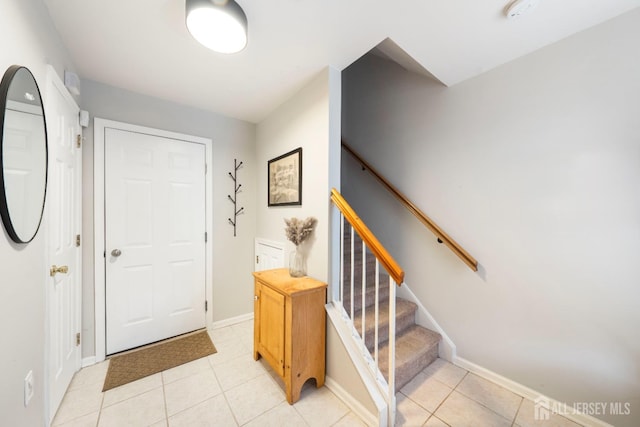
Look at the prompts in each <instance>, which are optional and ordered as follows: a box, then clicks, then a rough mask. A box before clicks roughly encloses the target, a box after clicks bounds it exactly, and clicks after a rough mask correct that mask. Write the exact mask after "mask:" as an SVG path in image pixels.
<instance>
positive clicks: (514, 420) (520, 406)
mask: <svg viewBox="0 0 640 427" xmlns="http://www.w3.org/2000/svg"><path fill="white" fill-rule="evenodd" d="M523 403H524V397H523V398H522V400H520V404H519V405H518V410H517V411H516V415H515V416H514V417H513V422H512V423H511V427H514V426H515V425H516V420H517V419H518V414H520V409H522V404H523Z"/></svg>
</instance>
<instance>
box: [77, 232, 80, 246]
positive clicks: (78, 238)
mask: <svg viewBox="0 0 640 427" xmlns="http://www.w3.org/2000/svg"><path fill="white" fill-rule="evenodd" d="M76 247H77V248H79V247H80V235H79V234H76Z"/></svg>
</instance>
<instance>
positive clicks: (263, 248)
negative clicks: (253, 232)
mask: <svg viewBox="0 0 640 427" xmlns="http://www.w3.org/2000/svg"><path fill="white" fill-rule="evenodd" d="M255 252H256V264H255V271H262V270H271V269H273V268H282V267H284V266H285V262H284V245H283V244H282V243H279V242H273V241H269V240H265V239H256V244H255Z"/></svg>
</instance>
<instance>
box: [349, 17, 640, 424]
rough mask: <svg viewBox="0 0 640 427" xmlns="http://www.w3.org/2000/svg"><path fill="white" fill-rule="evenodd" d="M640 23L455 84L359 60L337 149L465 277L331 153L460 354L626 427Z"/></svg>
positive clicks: (637, 419) (638, 356)
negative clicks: (376, 178) (613, 409)
mask: <svg viewBox="0 0 640 427" xmlns="http://www.w3.org/2000/svg"><path fill="white" fill-rule="evenodd" d="M638 40H640V10H637V9H636V10H635V11H632V12H630V13H627V14H625V15H622V16H621V17H618V18H616V19H614V20H612V21H609V22H606V23H604V24H602V25H600V26H598V27H595V28H593V29H590V30H587V31H585V32H582V33H580V34H577V35H575V36H572V37H570V38H568V39H565V40H563V41H561V42H559V43H556V44H554V45H552V46H550V47H546V48H544V49H542V50H540V51H537V52H534V53H533V54H530V55H528V56H526V57H523V58H521V59H518V60H516V61H514V62H511V63H509V64H506V65H504V66H502V67H500V68H497V69H495V70H492V71H490V72H487V73H485V74H483V75H481V76H479V77H477V78H474V79H472V80H469V81H466V82H463V83H461V84H458V85H456V86H454V87H450V88H445V87H443V86H441V85H439V84H438V83H435V82H433V81H430V80H427V79H425V78H423V77H420V76H418V75H415V74H411V73H408V72H405V71H404V70H402V69H400V68H398V67H397V66H395V64H392V63H390V62H387V61H384V60H382V59H380V58H377V57H370V56H369V57H365V58H364V59H362V60H361V61H359V62H358V63H356V64H355V65H353V66H352V67H351V68H349V69H348V70H347V71H346V72H345V76H344V81H343V94H344V98H343V135H344V137H345V138H346V140H348V141H349V143H350V144H351V145H353V146H354V147H355V149H356V150H357V151H359V152H360V153H362V154H363V155H364V157H365V158H366V159H367V160H369V161H370V162H372V163H373V164H374V165H375V166H376V167H377V168H378V169H379V170H381V171H382V173H383V174H384V175H386V176H387V177H388V178H389V179H390V180H391V181H392V182H393V183H394V184H395V185H396V186H397V187H399V188H400V190H401V191H403V192H405V193H406V194H407V195H408V196H409V198H410V199H412V200H414V201H415V202H416V204H417V205H418V206H419V207H420V208H421V209H422V210H423V211H425V212H426V213H427V215H430V216H431V217H432V218H433V219H434V220H435V221H436V222H437V223H438V224H439V225H441V226H442V227H443V229H444V230H445V231H447V232H449V233H450V234H451V235H452V237H454V239H456V240H458V242H459V243H461V244H462V246H463V247H465V248H466V249H467V250H468V251H469V252H470V253H471V254H472V255H474V256H475V257H476V258H477V259H478V260H479V262H480V265H481V269H480V272H479V273H478V274H476V273H473V272H472V271H471V270H470V269H468V268H467V267H466V266H465V265H464V264H463V263H462V262H461V261H459V260H458V259H457V258H456V257H455V256H454V255H453V254H452V253H451V252H450V251H449V250H448V249H447V248H446V247H444V246H440V245H438V244H437V243H436V239H435V237H434V236H433V235H432V234H430V233H429V232H428V231H427V230H426V229H424V227H422V226H421V225H420V224H419V223H418V222H417V220H415V219H413V217H412V216H411V215H410V214H408V213H406V212H405V211H404V210H403V209H401V208H399V207H397V205H396V204H395V202H393V201H392V200H393V199H391V197H390V196H388V195H386V194H384V193H381V190H378V189H377V188H378V187H377V185H375V184H374V183H373V182H372V180H371V179H370V178H369V177H368V175H367V174H366V173H365V172H361V171H360V168H359V167H358V166H357V165H355V164H354V163H353V161H352V160H351V159H350V158H349V157H348V155H346V154H345V155H344V156H343V159H344V160H345V168H344V169H343V177H342V185H343V191H344V193H345V194H346V196H347V198H348V200H349V201H350V202H352V203H353V205H354V207H355V209H356V210H357V211H358V212H359V214H360V215H361V216H362V217H363V219H364V220H365V221H366V222H367V223H368V224H370V226H371V228H372V230H373V231H374V232H376V233H379V234H380V237H381V240H382V242H383V243H384V244H388V246H389V247H390V248H391V252H392V254H393V255H394V256H397V259H398V260H399V262H400V263H401V265H403V267H405V269H406V281H407V283H408V284H409V286H410V287H411V288H412V290H413V291H414V292H415V293H416V294H417V295H418V296H419V298H420V299H421V301H422V303H423V304H424V305H425V306H426V307H427V308H428V309H429V310H430V312H431V313H432V314H433V315H434V317H435V318H436V319H437V321H438V322H439V323H440V325H441V326H442V327H443V328H444V330H445V331H446V332H447V333H448V334H449V336H450V337H451V338H452V339H453V341H454V342H455V343H456V345H457V349H458V355H459V356H461V357H463V358H465V359H467V360H470V361H472V362H474V363H476V364H478V365H481V366H483V367H485V368H488V369H490V370H492V371H495V372H497V373H499V374H502V375H503V376H505V377H508V378H510V379H512V380H515V381H517V382H520V383H522V384H524V385H526V386H528V387H530V388H532V389H534V390H538V391H540V392H541V393H544V394H546V395H548V396H550V397H552V398H555V399H558V400H560V401H564V402H568V403H573V402H614V401H622V402H631V403H632V410H633V413H632V415H631V416H626V417H620V416H619V417H616V416H604V417H603V418H604V419H606V420H607V421H608V422H610V423H613V424H615V425H619V426H636V425H640V334H639V333H638V327H639V326H640V310H638V301H640V287H639V285H640V272H639V270H638V268H637V266H638V256H639V254H640V191H638V183H640V77H639V76H640V55H638Z"/></svg>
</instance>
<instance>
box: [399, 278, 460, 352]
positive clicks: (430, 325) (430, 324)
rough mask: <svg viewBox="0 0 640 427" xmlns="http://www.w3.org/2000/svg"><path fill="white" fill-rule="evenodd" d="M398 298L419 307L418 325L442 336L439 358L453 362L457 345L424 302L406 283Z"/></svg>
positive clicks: (417, 314)
mask: <svg viewBox="0 0 640 427" xmlns="http://www.w3.org/2000/svg"><path fill="white" fill-rule="evenodd" d="M396 296H398V297H400V298H404V299H406V300H409V301H411V302H413V303H415V304H416V305H417V306H418V311H417V313H416V323H417V324H418V325H420V326H422V327H423V328H427V329H431V330H432V331H435V332H437V333H439V334H440V335H442V341H440V345H439V346H438V356H440V358H441V359H444V360H448V361H450V362H451V361H453V359H455V357H456V345H455V344H454V343H453V341H452V340H451V338H449V336H448V335H447V333H446V332H445V331H444V329H442V328H441V327H440V325H439V324H438V322H436V319H434V318H433V316H432V315H431V313H429V310H427V308H426V307H425V306H424V305H422V302H420V300H419V299H418V297H417V296H416V295H415V294H414V293H413V292H412V291H411V288H410V287H409V285H407V284H406V283H403V284H402V286H400V288H398V290H397V293H396Z"/></svg>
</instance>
